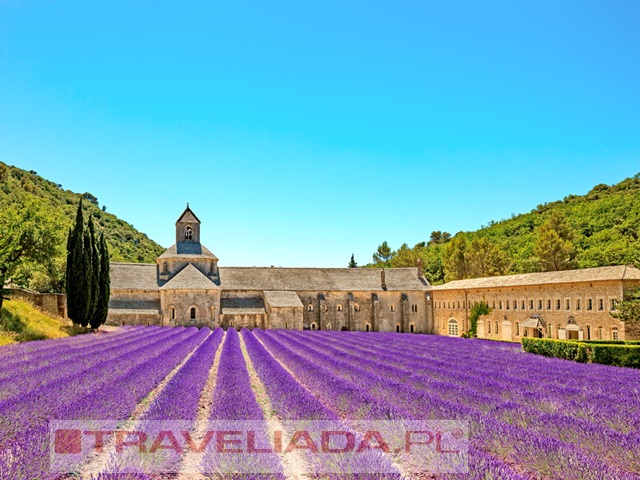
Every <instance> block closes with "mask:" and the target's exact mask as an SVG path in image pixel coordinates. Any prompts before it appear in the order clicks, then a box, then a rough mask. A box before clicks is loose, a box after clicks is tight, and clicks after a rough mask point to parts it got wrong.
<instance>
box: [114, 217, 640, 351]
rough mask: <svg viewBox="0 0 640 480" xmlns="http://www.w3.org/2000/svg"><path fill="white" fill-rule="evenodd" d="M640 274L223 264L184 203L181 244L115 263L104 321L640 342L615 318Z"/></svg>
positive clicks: (622, 270)
mask: <svg viewBox="0 0 640 480" xmlns="http://www.w3.org/2000/svg"><path fill="white" fill-rule="evenodd" d="M639 285H640V270H638V269H637V268H636V267H634V266H613V267H601V268H591V269H583V270H568V271H562V272H544V273H530V274H521V275H506V276H502V277H489V278H477V279H471V280H459V281H454V282H449V283H447V284H444V285H439V286H431V285H430V284H429V282H427V280H426V279H425V277H424V276H423V274H422V268H421V266H420V265H418V266H416V267H415V268H387V269H382V270H379V269H365V268H274V267H270V268H269V267H219V266H218V258H217V257H216V256H215V255H214V254H213V253H211V251H209V250H208V249H207V248H206V247H205V246H204V245H202V243H201V242H200V220H199V219H198V217H197V216H196V215H195V214H194V213H193V212H192V211H191V209H190V208H189V207H188V206H187V208H186V210H185V211H184V212H183V213H182V215H181V216H180V218H179V219H178V221H177V222H176V243H175V245H173V246H171V247H169V248H168V249H167V250H166V251H165V252H164V253H163V254H162V255H160V257H158V259H157V261H156V263H155V264H132V263H112V264H111V302H110V306H109V317H108V320H107V321H108V323H110V324H114V325H123V324H143V325H198V326H208V327H212V328H215V327H218V326H220V327H223V328H241V327H247V328H255V327H258V328H271V329H295V330H302V329H310V330H358V331H382V332H407V333H435V334H441V335H451V336H460V335H462V334H463V333H466V332H468V331H469V327H470V325H469V311H470V309H471V308H472V306H473V305H474V304H475V303H478V302H486V303H487V304H488V305H489V307H490V308H491V312H490V314H489V315H486V316H482V317H480V319H479V321H478V328H477V334H478V337H480V338H491V339H499V340H512V341H514V340H520V339H521V338H522V337H523V336H539V337H549V338H559V339H573V338H575V339H603V340H615V339H620V340H622V339H636V338H640V328H637V327H636V326H632V325H626V326H625V323H624V322H622V321H620V320H618V319H616V318H614V317H613V316H612V315H611V314H610V313H611V312H612V311H615V308H616V305H617V302H619V301H620V300H621V299H622V298H623V296H624V293H625V291H627V290H628V289H630V288H634V287H636V286H639Z"/></svg>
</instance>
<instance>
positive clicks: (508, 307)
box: [507, 300, 511, 310]
mask: <svg viewBox="0 0 640 480" xmlns="http://www.w3.org/2000/svg"><path fill="white" fill-rule="evenodd" d="M510 305H511V302H510V301H509V300H507V310H510V309H511V306H510Z"/></svg>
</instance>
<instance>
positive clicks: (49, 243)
mask: <svg viewBox="0 0 640 480" xmlns="http://www.w3.org/2000/svg"><path fill="white" fill-rule="evenodd" d="M58 242H59V226H58V224H57V223H56V221H55V220H53V219H51V218H49V217H47V215H46V214H45V213H44V210H43V208H42V205H41V204H40V203H38V202H36V201H35V200H33V199H30V198H27V197H20V198H19V201H17V202H16V203H13V204H11V205H10V206H9V207H7V208H5V209H2V210H0V311H2V303H3V301H4V300H5V299H6V298H7V291H6V285H7V282H8V281H9V280H11V279H12V277H13V275H14V274H15V273H16V271H17V269H18V268H19V267H20V265H21V264H22V263H23V262H26V261H34V262H44V261H46V260H47V259H48V258H50V257H52V256H54V255H55V252H56V245H57V243H58Z"/></svg>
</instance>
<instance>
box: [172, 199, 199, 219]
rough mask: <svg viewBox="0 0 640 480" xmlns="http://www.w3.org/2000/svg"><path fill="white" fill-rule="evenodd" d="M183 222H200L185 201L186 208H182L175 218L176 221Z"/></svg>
mask: <svg viewBox="0 0 640 480" xmlns="http://www.w3.org/2000/svg"><path fill="white" fill-rule="evenodd" d="M179 222H185V223H200V219H199V218H198V217H196V214H195V213H193V211H192V210H191V209H190V208H189V204H188V203H187V208H185V209H184V212H182V215H180V218H178V220H176V223H179Z"/></svg>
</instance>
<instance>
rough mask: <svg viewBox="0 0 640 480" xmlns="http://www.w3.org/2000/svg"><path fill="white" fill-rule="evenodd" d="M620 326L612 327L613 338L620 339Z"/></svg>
mask: <svg viewBox="0 0 640 480" xmlns="http://www.w3.org/2000/svg"><path fill="white" fill-rule="evenodd" d="M618 339H619V336H618V327H611V340H618Z"/></svg>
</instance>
